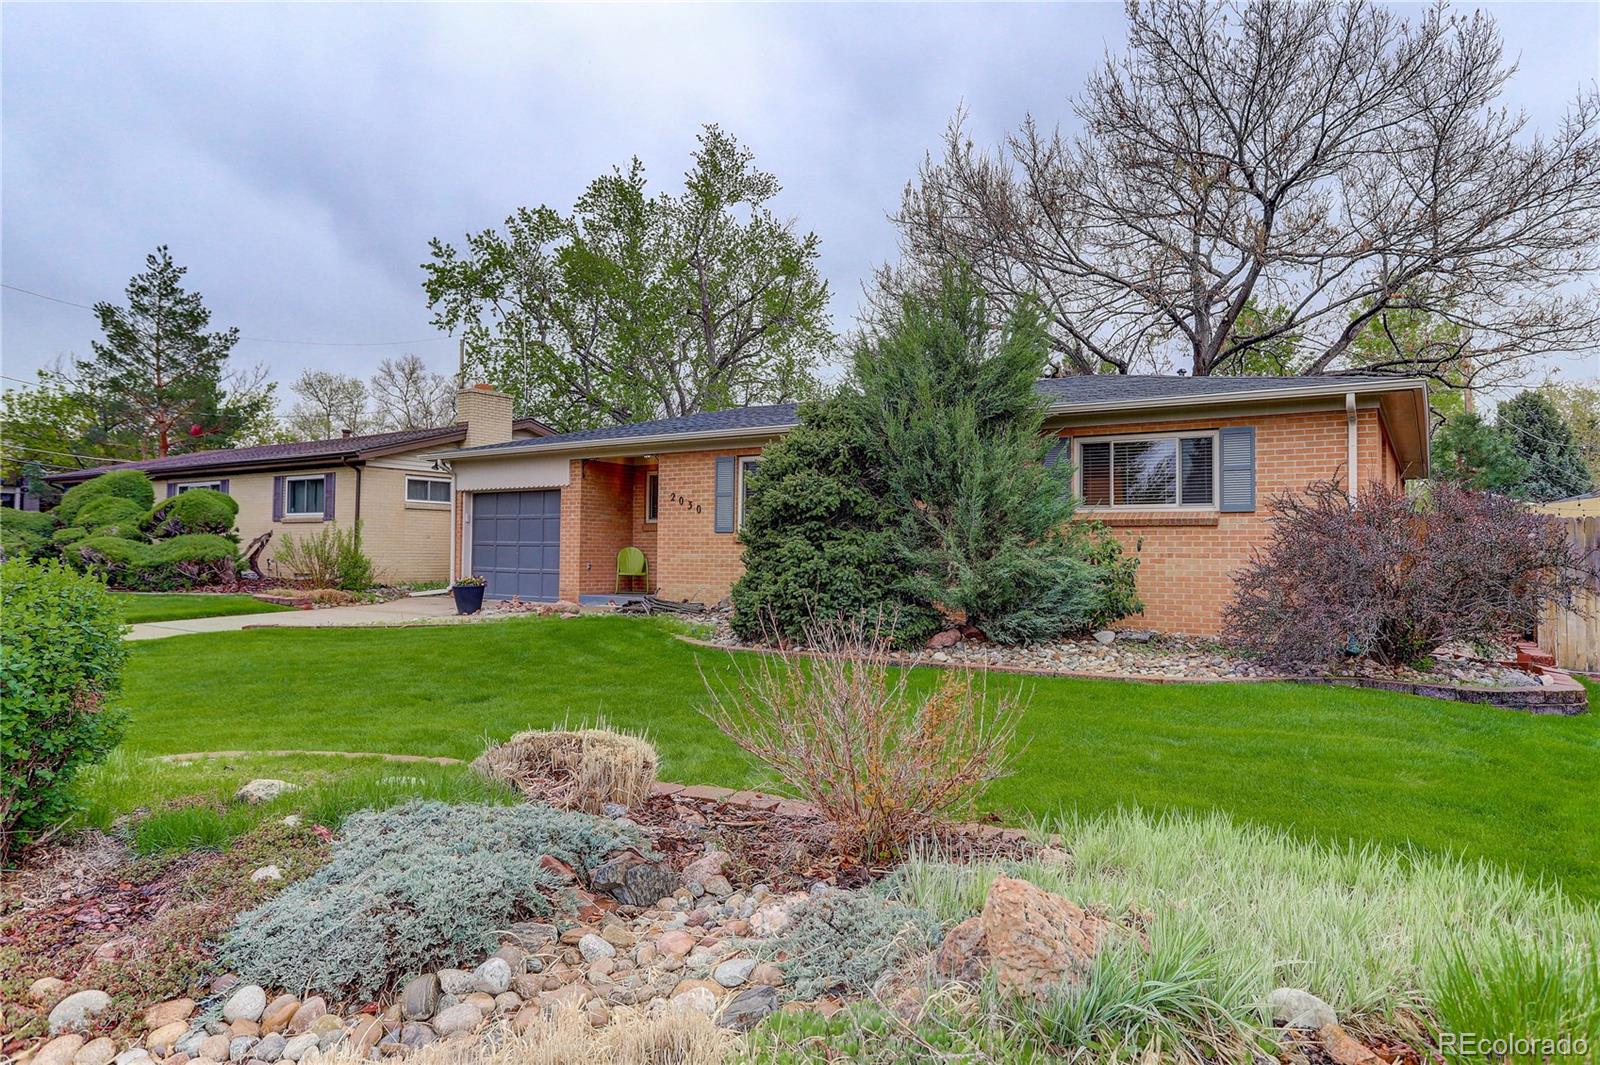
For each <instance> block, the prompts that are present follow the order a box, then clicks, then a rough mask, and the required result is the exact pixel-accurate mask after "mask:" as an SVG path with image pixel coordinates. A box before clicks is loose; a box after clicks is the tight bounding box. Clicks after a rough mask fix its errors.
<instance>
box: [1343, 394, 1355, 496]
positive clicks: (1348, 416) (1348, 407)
mask: <svg viewBox="0 0 1600 1065" xmlns="http://www.w3.org/2000/svg"><path fill="white" fill-rule="evenodd" d="M1344 430H1345V452H1346V454H1345V468H1346V469H1348V470H1349V471H1350V477H1349V492H1348V493H1347V494H1348V495H1349V498H1350V505H1351V506H1355V505H1356V484H1357V482H1356V394H1355V393H1354V392H1346V393H1345V394H1344Z"/></svg>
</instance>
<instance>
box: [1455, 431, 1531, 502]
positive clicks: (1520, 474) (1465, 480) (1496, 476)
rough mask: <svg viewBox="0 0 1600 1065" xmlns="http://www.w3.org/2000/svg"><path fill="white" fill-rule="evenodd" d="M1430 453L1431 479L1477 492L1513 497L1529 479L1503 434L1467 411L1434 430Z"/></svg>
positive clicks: (1526, 466) (1520, 459)
mask: <svg viewBox="0 0 1600 1065" xmlns="http://www.w3.org/2000/svg"><path fill="white" fill-rule="evenodd" d="M1432 452H1433V454H1432V460H1433V461H1432V465H1433V476H1434V477H1437V478H1438V479H1439V480H1442V481H1454V482H1456V483H1457V484H1463V485H1466V486H1467V487H1468V488H1474V489H1477V490H1478V491H1480V492H1498V493H1500V494H1502V495H1515V494H1516V493H1517V491H1518V489H1519V486H1520V485H1521V484H1522V482H1523V480H1524V479H1525V478H1526V477H1527V475H1528V464H1527V462H1525V461H1524V460H1523V458H1522V456H1520V455H1518V454H1517V450H1516V448H1515V447H1513V446H1512V444H1511V441H1510V440H1508V439H1507V438H1506V434H1505V433H1502V432H1501V431H1500V430H1499V429H1496V428H1495V427H1494V426H1492V425H1490V424H1489V423H1488V422H1486V421H1484V420H1483V419H1482V418H1480V417H1479V416H1478V415H1476V414H1473V413H1471V412H1470V411H1469V412H1463V413H1461V414H1457V415H1456V416H1455V417H1453V418H1451V419H1450V420H1449V421H1447V422H1445V423H1444V424H1443V425H1441V426H1440V427H1439V428H1438V429H1437V430H1435V432H1434V434H1433V449H1432Z"/></svg>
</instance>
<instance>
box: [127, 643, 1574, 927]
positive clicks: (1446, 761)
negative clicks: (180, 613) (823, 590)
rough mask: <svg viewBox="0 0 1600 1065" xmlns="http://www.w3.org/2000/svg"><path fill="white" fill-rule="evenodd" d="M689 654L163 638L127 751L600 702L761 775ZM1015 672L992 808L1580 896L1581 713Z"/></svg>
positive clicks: (478, 724) (134, 698) (429, 726)
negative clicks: (1223, 821)
mask: <svg viewBox="0 0 1600 1065" xmlns="http://www.w3.org/2000/svg"><path fill="white" fill-rule="evenodd" d="M697 658H698V659H699V661H700V662H701V663H702V664H703V665H704V666H705V667H706V669H707V670H708V672H710V673H712V674H713V675H715V674H717V673H719V672H721V671H723V670H725V669H727V667H728V662H729V656H728V655H727V654H726V653H723V652H714V651H706V650H703V649H699V648H694V647H691V646H688V645H686V644H684V643H682V642H680V641H677V640H675V639H673V637H672V635H671V628H670V625H669V624H668V623H663V622H657V621H648V620H640V619H631V618H614V617H590V618H583V619H579V620H569V621H561V620H558V619H544V618H521V619H516V620H513V621H508V622H498V623H486V624H478V625H463V626H450V627H431V628H412V629H357V630H330V629H324V630H317V629H276V630H271V629H267V630H257V631H250V632H231V633H216V634H207V635H199V636H182V637H176V638H173V639H168V640H157V641H152V642H148V643H141V644H137V645H135V646H134V647H133V648H132V656H131V658H130V661H129V665H128V670H127V678H126V701H127V702H128V704H129V705H130V706H131V707H132V710H133V723H132V726H131V728H130V730H129V733H128V738H127V740H126V742H125V744H124V747H125V749H126V750H128V751H129V753H131V754H152V753H170V752H178V751H196V750H229V749H247V750H271V749H324V750H343V751H370V752H387V753H406V754H427V755H452V756H456V757H461V758H470V757H472V756H473V755H475V754H476V753H477V752H478V751H480V750H481V749H482V748H483V747H484V745H485V744H486V743H488V742H492V741H496V740H500V739H503V738H505V737H506V736H508V735H510V734H511V733H512V732H515V731H517V730H518V729H522V728H527V727H530V726H532V727H543V726H551V725H560V724H562V723H564V722H569V723H573V724H577V723H583V722H593V721H595V720H597V719H601V718H603V719H605V720H606V721H608V722H610V723H612V724H614V725H617V726H620V727H623V728H627V729H630V730H637V731H642V732H644V733H647V734H648V735H649V736H650V738H651V739H652V740H653V741H654V742H655V743H656V745H657V746H658V747H659V748H660V751H661V754H662V760H663V765H662V776H663V777H664V778H665V779H670V780H677V781H683V782H688V783H717V784H724V785H728V786H743V785H768V786H770V782H769V781H765V780H764V779H763V778H762V775H761V772H760V771H759V769H758V767H756V766H755V765H754V764H753V763H751V762H750V760H748V759H747V758H746V757H745V756H743V755H742V754H741V753H740V752H739V751H737V750H736V749H735V748H734V747H733V746H732V745H731V744H730V743H729V742H728V741H726V740H725V739H724V738H723V737H722V736H721V735H720V734H718V733H717V732H715V731H714V730H713V729H712V728H711V727H710V726H709V724H707V723H706V722H705V720H704V719H703V718H701V717H700V716H699V715H698V714H697V713H696V712H695V706H696V704H697V703H699V702H700V701H701V699H702V692H703V690H704V689H703V686H702V682H701V679H700V676H699V674H698V673H697V671H696V667H695V663H696V659H697ZM921 679H922V680H923V681H924V682H925V680H926V678H921ZM1006 683H1011V681H1010V680H1009V679H1007V678H1002V677H999V676H995V677H992V678H991V680H990V684H991V685H995V684H1006ZM1024 683H1025V684H1026V686H1027V687H1028V688H1030V689H1031V690H1032V693H1033V696H1032V703H1031V706H1030V709H1029V712H1028V716H1027V718H1026V721H1025V724H1024V727H1023V730H1022V731H1023V733H1024V735H1025V737H1026V739H1027V748H1026V750H1025V751H1024V753H1023V754H1022V757H1021V759H1020V762H1019V771H1018V773H1017V774H1016V775H1015V776H1014V777H1012V778H1010V779H1008V780H1006V781H1003V782H1001V783H1000V784H998V785H997V786H996V787H995V788H994V789H993V790H992V792H991V793H990V795H989V800H988V804H989V806H990V807H991V808H993V809H996V810H998V811H999V812H1001V813H1002V814H1004V815H1005V816H1007V817H1008V818H1011V819H1015V820H1025V819H1028V818H1030V817H1034V816H1041V815H1049V814H1054V813H1056V812H1059V811H1062V810H1077V811H1082V812H1094V811H1100V810H1107V809H1113V808H1116V807H1135V806H1137V807H1142V808H1146V809H1151V810H1184V811H1194V810H1211V809H1220V810H1222V811H1225V812H1227V813H1228V814H1230V815H1231V816H1233V817H1235V818H1238V819H1242V820H1247V821H1253V822H1259V823H1263V824H1267V825H1275V826H1280V827H1283V828H1286V829H1288V830H1290V831H1291V832H1294V833H1296V834H1298V835H1302V836H1311V837H1318V838H1323V839H1334V840H1344V839H1348V838H1353V839H1356V840H1361V841H1369V840H1370V841H1375V842H1379V843H1385V844H1393V845H1406V844H1408V843H1411V844H1415V845H1416V846H1418V847H1421V848H1423V849H1426V850H1429V851H1433V852H1441V853H1456V854H1464V855H1467V856H1470V857H1474V858H1484V859H1488V860H1491V861H1494V862H1497V863H1501V864H1504V865H1507V866H1510V867H1513V868H1520V869H1523V870H1526V871H1528V872H1530V873H1532V874H1535V875H1542V876H1548V877H1552V878H1556V879H1558V880H1559V881H1560V882H1561V883H1562V884H1563V885H1564V886H1565V887H1566V889H1567V890H1568V891H1570V892H1572V893H1574V894H1578V895H1584V896H1600V832H1596V831H1595V828H1594V814H1595V803H1596V799H1597V798H1600V715H1597V714H1587V715H1583V716H1580V717H1576V718H1557V717H1535V716H1531V715H1527V714H1520V713H1513V712H1509V711H1503V710H1495V709H1492V708H1485V707H1475V706H1468V705H1464V704H1457V703H1447V702H1441V701H1436V700H1431V699H1420V698H1412V697H1408V696H1396V695H1390V694H1387V693H1381V692H1375V691H1364V690H1346V689H1339V688H1326V687H1315V686H1301V685H1292V684H1240V685H1153V684H1132V683H1123V682H1115V681H1084V680H1071V679H1060V680H1054V679H1037V680H1033V679H1030V680H1027V681H1026V682H1024ZM1591 691H1594V692H1597V693H1600V688H1593V689H1591ZM401 771H403V770H401Z"/></svg>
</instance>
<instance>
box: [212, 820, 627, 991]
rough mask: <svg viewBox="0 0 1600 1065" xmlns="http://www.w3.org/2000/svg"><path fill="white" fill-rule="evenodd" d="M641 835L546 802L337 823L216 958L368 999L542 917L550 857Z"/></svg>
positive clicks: (551, 890) (581, 855) (258, 977)
mask: <svg viewBox="0 0 1600 1065" xmlns="http://www.w3.org/2000/svg"><path fill="white" fill-rule="evenodd" d="M624 847H637V848H640V849H641V850H643V849H645V847H646V844H645V842H644V837H643V835H642V834H641V833H639V832H638V831H636V830H634V829H627V828H622V827H619V826H618V825H616V824H614V823H613V822H611V821H608V820H605V819H602V818H597V817H589V816H587V815H585V814H580V813H571V812H565V811H560V810H554V809H551V808H550V807H548V806H535V805H522V806H471V805H462V806H450V805H446V804H444V803H438V802H413V803H407V804H406V805H404V806H398V807H395V808H393V809H390V810H384V811H381V812H374V811H364V812H361V813H357V814H353V815H351V817H350V818H349V819H348V820H347V821H345V824H344V832H343V834H342V836H341V837H340V838H339V840H338V841H337V842H336V843H335V844H334V852H333V857H332V859H331V860H330V861H329V862H328V864H327V865H325V866H324V867H323V868H322V869H320V870H318V871H317V872H316V873H314V874H313V875H312V876H310V877H308V878H307V879H305V880H302V881H301V882H299V883H298V884H295V885H293V886H292V887H290V888H288V889H287V890H285V891H283V892H282V893H281V894H279V895H278V896H276V897H275V898H273V899H272V900H271V901H269V902H267V903H265V904H264V905H262V906H260V907H257V908H256V909H254V910H251V911H249V912H248V913H244V914H242V915H240V917H239V919H238V920H237V922H235V924H234V926H233V929H232V931H231V932H230V933H229V934H228V937H227V939H226V940H225V941H224V943H223V945H222V950H221V953H220V959H221V960H222V962H223V963H224V964H226V965H227V966H228V967H229V968H231V969H232V970H234V971H236V972H238V973H239V974H240V975H241V976H243V977H244V978H245V979H247V980H252V981H255V982H257V983H260V984H263V985H265V986H267V987H292V988H297V989H298V988H306V989H314V990H317V991H327V992H333V993H336V994H339V995H341V996H346V997H357V996H359V997H363V998H372V997H375V996H376V995H378V994H379V993H381V992H383V991H385V990H388V989H391V988H393V987H395V986H396V985H397V984H399V983H400V982H401V981H402V980H404V979H405V978H406V977H408V976H410V975H413V974H416V973H420V972H425V971H428V970H432V969H438V968H445V967H456V966H465V967H467V968H471V967H472V966H473V965H475V964H476V963H477V962H478V961H480V960H482V957H483V955H484V954H485V953H486V952H487V951H489V950H492V949H493V948H494V944H495V941H496V936H495V933H496V931H497V930H499V929H503V928H506V927H508V926H510V925H511V924H514V923H516V922H517V921H521V920H526V919H529V918H533V917H542V916H547V915H549V914H551V913H552V911H553V907H552V904H551V901H550V898H551V897H552V896H556V895H557V894H558V889H559V885H558V883H557V882H556V881H555V880H554V879H553V878H552V877H551V875H550V874H549V873H547V872H546V871H545V870H544V869H543V868H541V866H540V861H539V859H540V857H541V856H542V855H546V854H548V855H550V856H552V857H554V858H557V859H559V860H560V861H563V862H565V863H567V864H568V865H570V866H571V867H572V868H574V869H576V870H580V871H587V870H590V869H593V868H594V867H595V866H597V865H599V864H600V863H601V861H603V860H604V858H605V856H606V855H607V854H609V853H611V852H613V851H617V850H620V849H622V848H624Z"/></svg>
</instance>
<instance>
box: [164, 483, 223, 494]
mask: <svg viewBox="0 0 1600 1065" xmlns="http://www.w3.org/2000/svg"><path fill="white" fill-rule="evenodd" d="M196 488H209V489H211V490H212V491H213V492H220V491H222V482H221V481H184V482H183V483H182V484H180V485H178V487H177V490H176V491H175V492H174V493H173V494H174V495H180V496H181V495H183V493H185V492H192V491H194V490H195V489H196Z"/></svg>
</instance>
